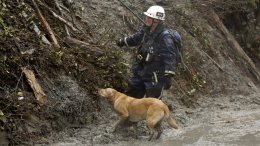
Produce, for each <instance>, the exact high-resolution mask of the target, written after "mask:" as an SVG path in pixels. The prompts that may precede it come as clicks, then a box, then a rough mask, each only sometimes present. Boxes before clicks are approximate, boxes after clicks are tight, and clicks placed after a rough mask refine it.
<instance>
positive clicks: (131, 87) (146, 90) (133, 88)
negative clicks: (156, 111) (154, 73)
mask: <svg viewBox="0 0 260 146" xmlns="http://www.w3.org/2000/svg"><path fill="white" fill-rule="evenodd" d="M162 90H163V78H158V82H157V83H154V82H152V77H147V78H143V77H140V76H138V75H134V76H133V77H132V78H131V79H130V80H129V81H128V89H127V91H126V92H125V94H126V95H128V96H131V97H134V98H143V97H144V96H145V95H146V97H154V98H159V97H160V96H161V92H162Z"/></svg>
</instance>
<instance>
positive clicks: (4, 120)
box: [0, 110, 6, 123]
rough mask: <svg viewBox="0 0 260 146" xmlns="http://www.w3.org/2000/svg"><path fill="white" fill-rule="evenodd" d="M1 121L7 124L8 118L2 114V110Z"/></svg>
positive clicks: (0, 112) (0, 111)
mask: <svg viewBox="0 0 260 146" xmlns="http://www.w3.org/2000/svg"><path fill="white" fill-rule="evenodd" d="M0 121H2V122H4V123H5V122H6V117H5V115H4V113H3V112H2V110H0Z"/></svg>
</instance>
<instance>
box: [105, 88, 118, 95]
mask: <svg viewBox="0 0 260 146" xmlns="http://www.w3.org/2000/svg"><path fill="white" fill-rule="evenodd" d="M115 93H116V90H115V89H113V88H107V94H108V96H109V97H113V96H114V95H115Z"/></svg>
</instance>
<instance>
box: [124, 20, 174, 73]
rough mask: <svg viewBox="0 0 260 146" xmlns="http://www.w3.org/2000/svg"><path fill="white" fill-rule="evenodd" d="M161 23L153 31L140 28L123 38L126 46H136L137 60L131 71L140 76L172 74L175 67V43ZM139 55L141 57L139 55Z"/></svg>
mask: <svg viewBox="0 0 260 146" xmlns="http://www.w3.org/2000/svg"><path fill="white" fill-rule="evenodd" d="M165 30H166V29H164V26H163V24H160V25H158V27H157V28H156V30H155V31H154V32H153V33H150V31H149V29H145V28H143V29H141V30H139V31H137V32H136V33H134V34H133V35H131V36H129V37H126V38H125V40H124V41H125V43H126V45H127V46H138V45H139V48H138V54H139V57H138V58H139V59H140V60H139V61H138V63H135V64H134V66H133V68H132V71H133V73H134V74H139V75H140V76H151V75H152V74H153V73H154V72H155V73H156V74H157V75H159V76H160V75H164V74H165V73H167V74H174V72H175V68H176V54H175V49H176V48H175V45H174V42H173V40H172V38H171V37H172V36H171V35H170V34H169V33H164V35H163V36H161V35H160V34H161V33H162V32H163V31H165ZM140 56H141V57H140Z"/></svg>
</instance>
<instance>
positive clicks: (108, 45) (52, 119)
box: [0, 0, 260, 145]
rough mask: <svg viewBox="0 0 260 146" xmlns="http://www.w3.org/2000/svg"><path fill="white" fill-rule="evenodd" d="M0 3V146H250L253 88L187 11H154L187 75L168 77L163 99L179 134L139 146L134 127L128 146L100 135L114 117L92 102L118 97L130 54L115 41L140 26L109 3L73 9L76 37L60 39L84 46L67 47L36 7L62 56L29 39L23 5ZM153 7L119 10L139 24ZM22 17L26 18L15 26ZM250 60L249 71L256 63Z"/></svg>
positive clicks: (143, 133)
mask: <svg viewBox="0 0 260 146" xmlns="http://www.w3.org/2000/svg"><path fill="white" fill-rule="evenodd" d="M0 2H1V6H2V7H1V9H0V12H1V13H0V15H1V17H0V18H1V19H0V20H1V21H0V22H1V27H0V28H1V29H0V34H1V39H0V44H1V49H0V52H1V56H0V69H1V71H0V76H1V81H0V85H1V86H0V111H2V112H3V116H2V115H0V128H1V129H0V145H173V144H174V145H258V144H259V143H260V141H259V137H260V134H259V131H260V129H259V127H260V126H259V122H260V115H259V109H258V108H257V107H258V106H259V104H260V101H259V97H260V92H259V80H257V79H256V78H255V77H254V75H253V74H252V73H251V72H250V70H249V67H248V64H247V63H246V62H245V61H244V60H243V59H242V58H241V57H240V56H239V55H238V54H237V52H236V51H235V50H234V48H233V47H232V46H231V45H230V44H229V42H228V40H227V39H226V37H225V36H224V35H223V32H221V31H220V30H219V28H218V27H217V26H216V25H215V24H214V23H213V22H212V20H211V19H209V17H208V15H205V12H202V9H199V8H198V7H196V6H197V5H195V4H194V3H192V2H190V1H179V0H174V1H166V3H165V4H164V7H165V10H166V17H167V19H166V23H167V25H168V26H169V27H171V28H174V29H176V30H178V31H179V32H180V33H181V35H182V38H183V42H184V49H185V56H184V57H185V64H186V66H187V67H186V68H184V67H182V66H180V67H179V68H178V72H177V75H176V77H175V80H174V82H173V87H172V88H171V89H170V90H168V91H165V92H164V98H163V101H165V102H167V103H168V104H172V105H173V109H174V116H175V119H176V120H177V122H178V123H179V125H180V126H181V128H180V129H178V130H166V129H168V127H167V125H166V124H165V125H164V128H165V132H164V134H163V136H162V138H161V139H160V140H157V141H152V142H147V137H148V133H147V130H146V127H145V124H144V123H140V124H139V129H140V132H139V135H140V138H139V139H138V140H136V139H135V138H133V133H132V132H131V131H129V130H127V129H125V128H122V129H120V130H119V131H117V132H116V133H110V132H109V129H110V128H109V127H111V125H112V124H113V123H114V122H115V121H116V115H115V113H114V112H113V111H112V110H111V108H110V107H109V105H108V104H107V103H106V102H105V101H104V100H103V99H101V98H100V97H98V96H97V95H96V90H97V88H99V87H114V88H116V89H118V90H119V91H123V90H124V89H125V87H126V82H127V78H128V77H129V64H131V58H132V56H134V55H133V54H134V48H133V49H129V48H121V49H120V48H118V47H116V45H115V40H116V39H118V38H121V37H122V36H125V35H128V34H131V33H133V32H134V31H135V30H136V29H138V28H139V27H140V26H141V23H140V22H138V20H137V19H136V18H135V17H134V16H133V15H132V14H131V13H130V12H129V11H128V10H127V9H125V8H124V7H123V6H122V5H120V3H119V1H113V0H108V1H102V2H100V1H97V0H91V1H80V0H77V1H75V4H74V5H72V7H71V11H73V12H75V13H76V16H75V26H76V27H77V28H78V29H79V30H80V31H79V32H74V31H72V30H70V35H71V37H73V38H77V39H78V40H81V41H84V42H86V43H89V45H77V44H74V43H71V42H69V41H68V40H67V39H66V37H67V35H66V33H65V31H64V23H62V22H60V21H58V20H57V19H56V18H54V17H53V16H52V15H51V13H50V12H49V11H48V10H47V8H46V7H44V5H48V6H49V7H51V8H52V10H53V11H55V12H56V13H58V11H57V8H56V7H55V6H54V4H53V2H52V1H48V0H45V1H43V0H42V2H43V3H44V5H40V8H41V10H42V12H43V14H44V16H45V17H46V19H47V21H48V22H49V24H50V26H51V28H53V31H54V32H55V35H56V37H57V38H58V42H59V43H60V45H61V46H62V48H61V49H60V50H54V49H53V48H52V47H50V46H48V45H46V44H44V43H43V41H42V40H41V37H40V36H37V35H36V34H35V32H34V31H33V28H34V27H33V25H32V22H34V23H35V24H36V25H37V26H39V27H40V26H41V25H40V24H39V23H38V22H39V21H38V19H37V17H36V16H35V15H29V14H34V11H33V9H32V7H31V6H30V5H31V3H30V2H29V1H15V2H10V1H0ZM22 2H24V3H22ZM59 3H60V4H61V5H63V4H62V2H61V1H59ZM154 3H155V2H154V1H152V0H148V1H137V0H132V1H129V2H126V4H127V5H128V6H129V7H130V8H132V9H133V11H135V12H136V13H137V14H139V15H140V16H142V15H141V13H142V12H143V11H145V10H146V9H147V8H148V7H149V6H151V5H153V4H154ZM63 11H64V15H65V16H64V18H65V19H66V20H68V21H69V22H72V19H71V16H70V14H69V13H68V12H67V11H66V10H65V9H63ZM22 12H25V13H26V14H27V15H29V17H27V18H26V19H25V18H24V16H23V15H21V13H22ZM10 16H11V17H10ZM40 28H41V27H40ZM41 30H42V29H41ZM231 32H232V31H231ZM46 36H47V38H48V35H46ZM240 44H242V43H240ZM29 51H32V53H30V52H29ZM253 60H254V61H255V63H256V64H258V63H259V62H257V61H259V58H254V59H253ZM25 66H27V67H28V68H30V69H32V70H33V71H34V73H35V75H36V78H37V79H38V81H39V83H40V85H41V86H42V87H43V89H44V92H45V94H46V95H47V97H48V102H47V104H45V105H43V106H39V105H38V104H37V102H36V99H35V96H34V93H33V91H32V89H31V87H30V86H29V84H28V82H27V79H26V78H25V76H24V74H23V73H22V71H21V67H25ZM258 69H259V68H258ZM18 93H19V94H18ZM20 93H22V96H23V97H24V99H22V100H19V99H20V98H19V97H21V95H20ZM2 117H5V118H6V121H4V120H2ZM248 139H249V140H250V141H249V140H248Z"/></svg>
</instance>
